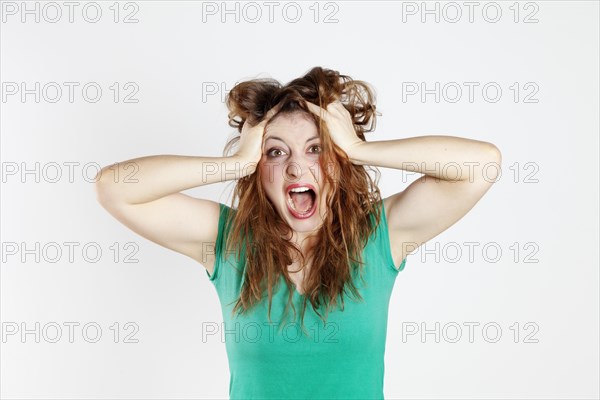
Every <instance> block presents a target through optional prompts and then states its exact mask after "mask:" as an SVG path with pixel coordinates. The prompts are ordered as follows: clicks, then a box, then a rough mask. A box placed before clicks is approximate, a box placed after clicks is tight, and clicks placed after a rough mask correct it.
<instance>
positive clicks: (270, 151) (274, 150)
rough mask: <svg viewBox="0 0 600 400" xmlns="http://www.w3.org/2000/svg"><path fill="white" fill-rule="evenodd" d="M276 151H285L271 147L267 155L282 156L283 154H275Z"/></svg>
mask: <svg viewBox="0 0 600 400" xmlns="http://www.w3.org/2000/svg"><path fill="white" fill-rule="evenodd" d="M274 152H279V153H283V152H282V151H281V150H280V149H271V150H269V151H268V152H267V155H268V156H269V157H278V156H280V155H281V154H273V153H274Z"/></svg>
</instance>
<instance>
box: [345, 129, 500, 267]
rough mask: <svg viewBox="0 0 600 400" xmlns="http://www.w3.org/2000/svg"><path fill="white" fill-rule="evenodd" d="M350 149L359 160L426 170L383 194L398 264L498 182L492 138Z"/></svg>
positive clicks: (441, 139)
mask: <svg viewBox="0 0 600 400" xmlns="http://www.w3.org/2000/svg"><path fill="white" fill-rule="evenodd" d="M346 152H347V154H348V156H349V157H350V160H351V161H352V162H353V163H356V164H360V165H365V164H367V165H373V166H378V167H387V168H396V169H404V170H407V171H414V172H419V173H422V174H425V175H424V176H422V177H420V178H419V179H417V180H415V181H414V182H413V183H411V184H410V185H409V186H408V187H407V188H406V189H405V190H403V191H401V192H399V193H396V194H394V195H392V196H389V197H387V198H385V199H384V207H385V210H386V214H387V218H388V229H389V231H390V232H389V234H390V246H391V249H392V258H393V260H394V263H395V265H396V266H398V265H399V264H400V263H401V262H402V260H404V258H406V256H407V255H408V254H409V253H412V252H413V251H414V250H415V249H416V248H417V247H419V246H421V245H422V244H423V243H425V242H426V241H428V240H430V239H432V238H434V237H435V236H437V235H439V234H440V233H441V232H443V231H445V230H446V229H448V228H449V227H450V226H452V225H453V224H455V223H456V222H457V221H458V220H460V219H461V218H462V217H463V216H464V215H465V214H467V212H469V210H471V209H472V208H473V207H474V206H475V204H476V203H477V202H478V201H479V200H480V199H481V198H482V197H483V195H484V194H485V193H486V192H487V191H488V190H489V189H490V187H491V186H492V185H493V183H494V182H495V181H496V179H497V176H498V172H499V169H500V164H501V162H502V161H501V160H502V156H501V153H500V150H498V148H497V147H496V146H495V145H493V144H492V143H488V142H482V141H478V140H471V139H466V138H461V137H455V136H433V135H432V136H419V137H410V138H406V139H397V140H384V141H376V142H360V143H355V144H353V145H352V146H351V147H350V148H349V149H348V150H347V151H346Z"/></svg>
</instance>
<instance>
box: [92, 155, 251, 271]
mask: <svg viewBox="0 0 600 400" xmlns="http://www.w3.org/2000/svg"><path fill="white" fill-rule="evenodd" d="M132 166H135V169H133V168H132ZM117 168H118V174H117V171H115V169H117ZM244 168H245V169H246V171H245V172H244ZM136 169H137V170H136ZM132 170H136V173H135V174H134V175H132V174H131V171H132ZM249 170H251V166H249V164H248V163H247V162H244V161H242V160H241V158H238V157H235V156H232V157H193V156H178V155H156V156H148V157H141V158H136V159H132V160H128V161H124V162H121V163H118V164H117V165H114V166H107V167H104V168H103V169H102V171H101V174H102V175H101V176H100V178H99V179H98V180H97V182H96V193H97V198H98V201H99V202H100V204H101V205H102V206H103V207H104V208H105V209H106V210H107V211H108V212H109V213H110V214H111V215H112V216H113V217H115V218H116V219H117V220H118V221H120V222H121V223H122V224H123V225H125V226H127V227H128V228H129V229H131V230H132V231H134V232H135V233H137V234H139V235H140V236H142V237H144V238H146V239H148V240H151V241H153V242H155V243H157V244H159V245H161V246H163V247H166V248H168V249H171V250H174V251H176V252H178V253H181V254H184V255H186V256H188V257H191V258H192V259H194V260H196V261H198V262H199V263H201V264H202V265H204V267H205V268H206V270H207V271H208V272H209V273H210V274H212V271H213V266H214V261H215V259H214V243H215V242H216V238H217V228H218V223H219V203H217V202H214V201H211V200H204V199H198V198H194V197H191V196H188V195H186V194H183V193H179V192H181V191H183V190H187V189H190V188H194V187H197V186H203V185H208V184H211V183H216V182H221V181H224V180H228V179H238V178H240V177H242V176H244V175H245V174H246V173H247V172H248V171H249ZM128 175H129V176H130V179H128V181H129V182H128V181H127V180H126V179H125V178H124V177H126V176H128ZM116 177H117V178H116ZM132 180H133V181H134V182H131V181H132Z"/></svg>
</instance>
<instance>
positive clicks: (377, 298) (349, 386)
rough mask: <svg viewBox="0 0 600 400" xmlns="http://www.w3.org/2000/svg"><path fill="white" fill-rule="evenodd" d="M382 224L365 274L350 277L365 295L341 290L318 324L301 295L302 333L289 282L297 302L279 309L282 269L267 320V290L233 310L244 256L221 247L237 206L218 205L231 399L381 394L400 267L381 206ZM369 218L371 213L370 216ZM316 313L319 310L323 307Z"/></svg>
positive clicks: (368, 250) (367, 251)
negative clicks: (246, 307)
mask: <svg viewBox="0 0 600 400" xmlns="http://www.w3.org/2000/svg"><path fill="white" fill-rule="evenodd" d="M381 205H382V213H381V223H380V224H379V226H378V228H377V230H376V231H374V232H373V234H372V235H371V237H370V238H369V241H368V243H367V245H366V246H365V248H364V249H363V254H362V256H363V261H364V262H365V265H364V267H363V268H364V273H363V276H364V280H365V282H366V285H365V284H363V283H362V281H361V280H360V279H358V278H357V279H354V284H355V285H356V287H357V288H358V290H359V292H360V294H361V296H362V297H363V301H358V300H355V299H354V298H353V297H352V296H351V295H350V294H345V295H344V310H343V311H341V309H340V306H339V304H338V305H336V306H335V307H334V308H333V309H331V310H330V311H329V314H328V318H327V321H326V323H325V324H324V323H323V321H322V319H321V318H320V317H319V315H317V314H316V313H315V311H314V310H313V308H312V305H311V304H310V302H307V306H306V311H305V314H304V321H303V323H304V328H305V330H306V331H307V332H308V334H309V335H308V336H307V335H305V334H303V333H302V330H301V322H300V312H301V310H302V305H303V302H302V300H303V296H302V295H300V293H298V292H297V291H296V290H295V289H294V290H293V296H292V299H293V301H294V305H295V308H296V321H294V320H293V316H294V314H293V311H292V309H291V307H290V308H288V310H287V313H288V314H287V315H286V316H285V319H284V320H283V323H282V324H281V325H280V324H279V322H281V321H282V317H283V310H284V308H285V306H286V303H287V302H288V295H289V291H288V289H287V286H286V284H285V281H284V278H283V276H282V277H281V280H280V282H279V285H278V286H277V288H274V289H273V298H272V301H273V303H272V305H271V321H272V322H269V319H268V316H267V313H268V297H267V295H266V294H265V295H264V296H265V297H264V298H263V300H262V302H260V303H259V304H257V305H255V308H253V309H251V310H250V312H249V314H247V315H239V316H238V315H235V316H234V317H232V315H231V310H232V309H233V306H234V304H235V301H236V300H237V299H238V298H239V295H240V291H241V288H242V284H243V279H244V265H245V263H244V262H238V260H237V257H236V254H235V252H233V251H229V252H228V251H225V250H224V249H225V248H226V247H225V246H224V245H225V243H224V240H225V238H226V237H227V236H226V234H227V232H228V230H227V229H226V228H227V227H225V218H226V214H227V213H229V212H236V210H235V209H232V208H230V207H228V206H226V205H224V204H221V205H220V209H221V210H220V211H221V213H220V218H219V232H218V236H217V240H216V244H215V256H216V261H215V267H214V271H213V275H212V276H211V275H210V274H208V271H207V272H206V273H207V275H208V277H209V279H210V281H211V282H212V283H213V284H214V286H215V288H216V290H217V294H218V296H219V300H220V303H221V309H222V314H223V323H224V324H223V325H222V327H221V328H222V334H223V336H224V339H225V347H226V350H227V358H228V361H229V370H230V381H229V396H230V398H231V399H383V398H384V397H383V377H384V352H385V341H386V333H387V319H388V306H389V300H390V296H391V293H392V289H393V286H394V282H395V280H396V276H397V275H398V272H399V271H402V270H403V269H404V266H405V263H406V259H404V260H403V261H402V263H401V264H400V266H399V268H398V269H396V267H395V266H394V262H393V260H392V255H391V251H390V244H389V237H388V228H387V219H386V216H385V210H384V209H383V201H382V202H381ZM372 220H373V221H374V219H372ZM319 312H320V313H321V314H322V315H325V314H324V309H320V310H319Z"/></svg>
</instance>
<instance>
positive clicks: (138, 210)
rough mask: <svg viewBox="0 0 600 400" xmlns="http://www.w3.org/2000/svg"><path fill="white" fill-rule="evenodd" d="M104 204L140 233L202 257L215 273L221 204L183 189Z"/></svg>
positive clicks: (176, 249) (204, 263) (120, 219)
mask: <svg viewBox="0 0 600 400" xmlns="http://www.w3.org/2000/svg"><path fill="white" fill-rule="evenodd" d="M101 204H102V206H103V207H104V208H105V209H106V210H107V211H108V212H109V213H110V214H111V215H112V216H113V217H115V218H116V219H117V220H118V221H119V222H121V223H122V224H123V225H125V226H126V227H128V228H129V229H131V230H132V231H133V232H135V233H137V234H138V235H140V236H142V237H144V238H146V239H148V240H150V241H152V242H154V243H157V244H159V245H161V246H163V247H166V248H168V249H171V250H174V251H176V252H178V253H181V254H184V255H186V256H188V257H191V258H192V259H194V260H196V261H198V262H199V263H201V264H202V265H204V267H205V268H206V270H207V271H208V272H209V273H211V274H212V269H213V266H214V259H215V242H216V240H217V234H218V226H219V212H220V205H219V203H217V202H214V201H211V200H205V199H198V198H195V197H191V196H188V195H185V194H183V193H174V194H171V195H168V196H165V197H162V198H160V199H157V200H154V201H150V202H148V203H142V204H126V203H119V202H110V201H109V200H105V201H103V202H102V203H101Z"/></svg>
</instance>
